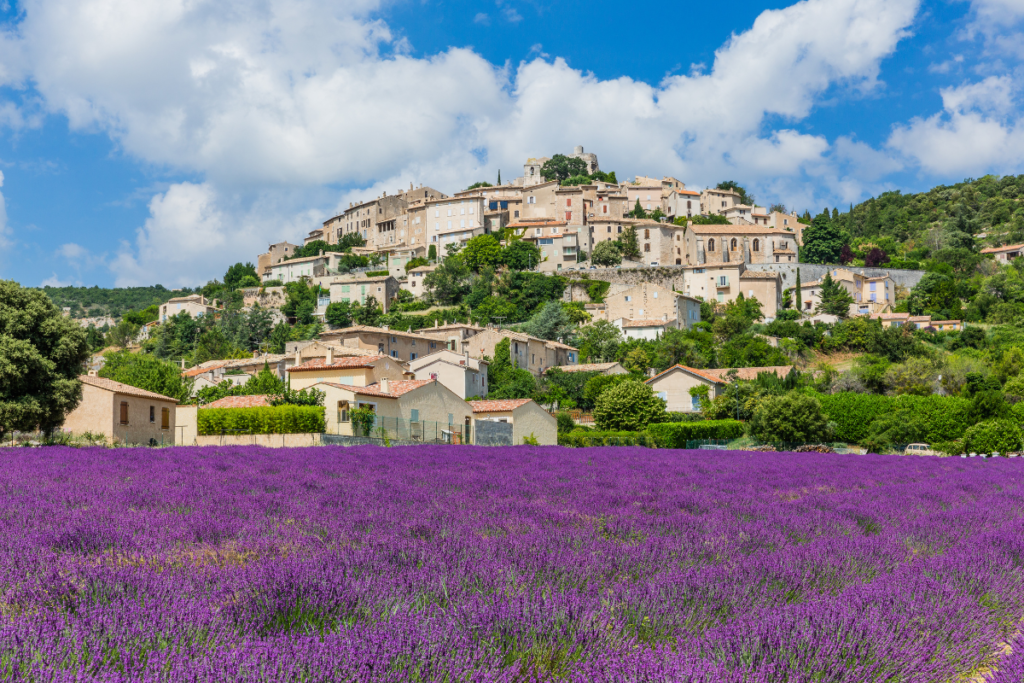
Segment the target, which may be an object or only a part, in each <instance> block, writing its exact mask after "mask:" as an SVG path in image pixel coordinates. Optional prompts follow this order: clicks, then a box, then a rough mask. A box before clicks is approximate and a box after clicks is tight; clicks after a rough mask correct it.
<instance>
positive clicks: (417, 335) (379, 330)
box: [320, 325, 448, 343]
mask: <svg viewBox="0 0 1024 683" xmlns="http://www.w3.org/2000/svg"><path fill="white" fill-rule="evenodd" d="M424 329H427V330H429V329H430V328H429V327H427V328H424ZM359 332H372V333H375V334H390V335H392V336H395V337H412V338H413V339H426V340H427V341H433V342H441V343H444V342H447V341H448V340H447V339H445V338H444V337H442V336H440V335H433V334H428V333H424V332H419V331H416V332H409V331H407V330H398V329H394V330H393V329H390V328H384V327H371V326H370V325H353V326H352V327H343V328H341V329H340V330H331V331H330V332H322V333H321V334H320V339H321V340H324V339H325V338H327V337H342V336H344V335H346V334H355V333H359Z"/></svg>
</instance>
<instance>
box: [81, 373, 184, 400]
mask: <svg viewBox="0 0 1024 683" xmlns="http://www.w3.org/2000/svg"><path fill="white" fill-rule="evenodd" d="M78 379H79V381H81V382H82V384H88V385H89V386H93V387H96V388H98V389H106V390H107V391H112V392H114V393H115V394H124V395H125V396H136V397H138V398H152V399H155V400H158V401H170V402H171V403H177V402H178V399H176V398H171V397H170V396H164V395H163V394H158V393H156V392H153V391H146V390H145V389H139V388H138V387H133V386H131V385H130V384H122V383H121V382H115V381H114V380H112V379H107V378H106V377H91V376H89V375H80V376H79V378H78Z"/></svg>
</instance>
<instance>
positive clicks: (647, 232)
mask: <svg viewBox="0 0 1024 683" xmlns="http://www.w3.org/2000/svg"><path fill="white" fill-rule="evenodd" d="M644 239H645V240H649V239H651V231H650V229H648V228H644Z"/></svg>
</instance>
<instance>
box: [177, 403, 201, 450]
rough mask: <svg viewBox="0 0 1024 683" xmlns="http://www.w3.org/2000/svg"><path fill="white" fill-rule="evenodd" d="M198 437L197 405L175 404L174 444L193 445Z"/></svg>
mask: <svg viewBox="0 0 1024 683" xmlns="http://www.w3.org/2000/svg"><path fill="white" fill-rule="evenodd" d="M198 437H199V406H181V405H179V406H175V411H174V444H175V445H176V446H194V445H196V443H198V442H197V438H198Z"/></svg>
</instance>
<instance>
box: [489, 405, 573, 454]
mask: <svg viewBox="0 0 1024 683" xmlns="http://www.w3.org/2000/svg"><path fill="white" fill-rule="evenodd" d="M469 405H470V406H471V407H472V410H473V420H474V422H483V421H491V422H506V423H509V424H511V425H512V443H513V444H516V445H521V444H523V443H524V442H525V440H526V439H527V438H531V439H536V440H537V443H539V444H540V445H541V446H554V445H556V444H557V443H558V422H557V421H556V420H555V418H554V417H552V415H551V414H550V413H549V412H548V411H546V410H544V409H543V408H541V407H540V406H539V405H537V403H536V402H534V401H533V400H532V399H528V398H521V399H507V400H495V401H486V400H485V401H470V402H469Z"/></svg>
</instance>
